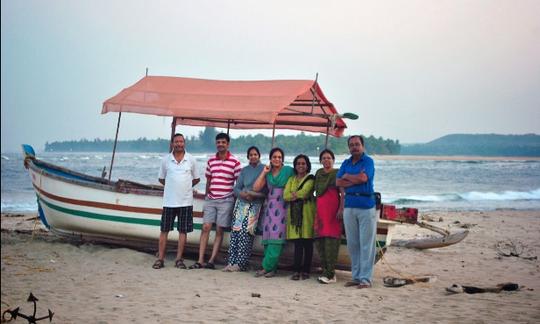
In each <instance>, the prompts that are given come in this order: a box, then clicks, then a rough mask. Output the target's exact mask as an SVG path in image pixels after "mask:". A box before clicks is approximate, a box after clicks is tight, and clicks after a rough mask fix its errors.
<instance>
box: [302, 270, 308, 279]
mask: <svg viewBox="0 0 540 324" xmlns="http://www.w3.org/2000/svg"><path fill="white" fill-rule="evenodd" d="M300 278H301V279H302V280H306V279H309V273H306V272H302V274H301V275H300Z"/></svg>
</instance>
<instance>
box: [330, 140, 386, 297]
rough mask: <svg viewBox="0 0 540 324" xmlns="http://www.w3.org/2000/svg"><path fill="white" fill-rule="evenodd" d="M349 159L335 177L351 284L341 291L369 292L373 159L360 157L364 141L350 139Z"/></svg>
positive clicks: (374, 228) (373, 215)
mask: <svg viewBox="0 0 540 324" xmlns="http://www.w3.org/2000/svg"><path fill="white" fill-rule="evenodd" d="M347 143H348V145H349V152H350V153H351V157H350V158H348V159H346V160H345V161H343V163H342V164H341V167H340V168H339V171H338V173H337V179H336V185H337V186H338V187H340V191H341V204H340V211H339V214H340V215H341V214H342V215H343V223H344V225H345V234H346V236H347V248H348V250H349V256H350V258H351V270H352V281H349V282H347V283H346V284H345V287H352V286H355V287H357V288H370V287H371V284H372V283H371V277H372V275H373V264H374V263H375V253H376V251H375V239H376V236H377V215H376V213H375V196H374V192H373V178H374V176H375V166H374V164H373V159H371V158H370V157H369V156H367V154H365V153H364V139H363V138H362V136H360V135H353V136H351V137H349V139H348V141H347Z"/></svg>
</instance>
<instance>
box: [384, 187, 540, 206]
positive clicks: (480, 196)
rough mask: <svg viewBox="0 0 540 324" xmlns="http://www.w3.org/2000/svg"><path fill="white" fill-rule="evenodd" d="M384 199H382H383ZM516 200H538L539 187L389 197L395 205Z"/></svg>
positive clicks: (539, 196)
mask: <svg viewBox="0 0 540 324" xmlns="http://www.w3.org/2000/svg"><path fill="white" fill-rule="evenodd" d="M383 200H384V199H383ZM517 200H540V188H539V189H535V190H531V191H503V192H480V191H470V192H465V193H457V194H440V195H413V196H406V197H400V198H396V199H391V200H390V201H389V202H390V203H392V204H396V205H403V204H414V203H427V202H447V201H517Z"/></svg>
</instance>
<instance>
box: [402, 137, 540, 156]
mask: <svg viewBox="0 0 540 324" xmlns="http://www.w3.org/2000/svg"><path fill="white" fill-rule="evenodd" d="M401 154H403V155H479V156H535V157H536V156H540V135H537V134H525V135H499V134H451V135H446V136H443V137H440V138H437V139H436V140H433V141H431V142H428V143H425V144H401Z"/></svg>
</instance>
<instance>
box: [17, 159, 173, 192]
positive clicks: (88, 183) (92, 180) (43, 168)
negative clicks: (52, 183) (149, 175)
mask: <svg viewBox="0 0 540 324" xmlns="http://www.w3.org/2000/svg"><path fill="white" fill-rule="evenodd" d="M36 161H37V162H38V163H39V164H41V165H38V164H36V163H35V162H36ZM27 166H28V167H29V168H31V169H32V170H33V171H35V172H36V173H39V174H42V175H46V176H47V177H50V178H53V179H55V180H59V181H62V182H67V183H71V184H76V185H79V186H83V187H88V188H94V189H101V190H107V191H111V192H118V193H124V194H135V195H143V196H162V195H163V189H161V190H160V189H159V188H158V187H155V188H152V189H143V188H129V187H124V186H121V184H122V183H128V184H129V183H131V184H135V185H140V186H151V185H144V184H140V183H137V182H134V181H130V180H123V179H118V180H117V181H110V182H109V181H108V180H106V179H103V178H98V177H94V176H91V175H88V174H84V173H80V172H77V171H73V170H70V169H67V168H64V167H61V166H58V165H55V164H52V163H49V162H45V161H43V160H40V159H37V158H32V159H29V161H28V163H27ZM47 168H50V169H53V170H58V171H60V172H63V173H66V174H68V175H73V176H76V177H80V178H82V179H84V180H82V179H81V180H79V179H71V178H67V177H63V176H61V175H58V174H54V173H52V172H49V171H48V170H47ZM104 182H107V183H104Z"/></svg>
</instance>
